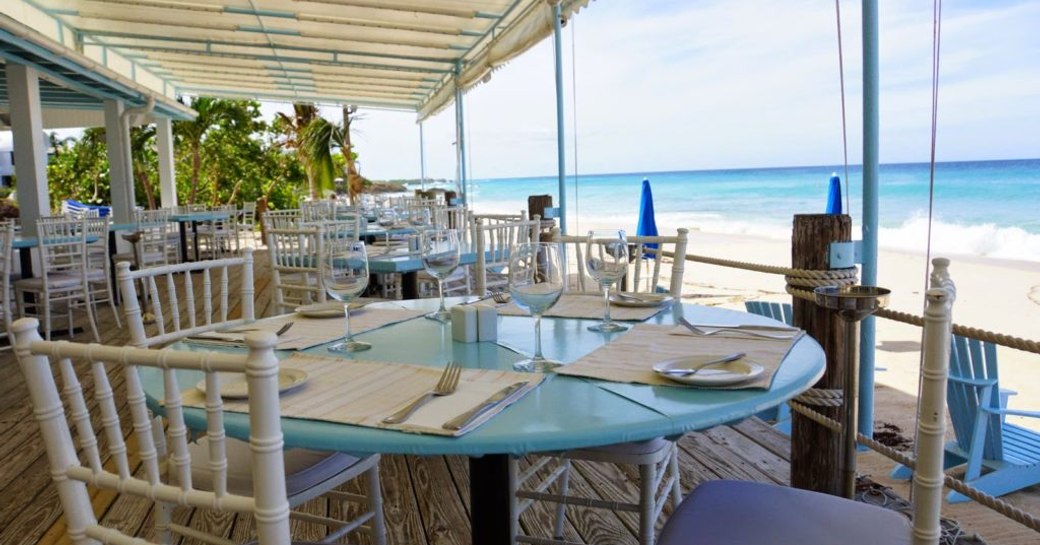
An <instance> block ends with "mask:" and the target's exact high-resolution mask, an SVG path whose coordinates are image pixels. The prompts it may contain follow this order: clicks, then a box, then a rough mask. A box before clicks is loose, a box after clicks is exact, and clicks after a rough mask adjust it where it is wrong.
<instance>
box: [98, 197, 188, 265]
mask: <svg viewBox="0 0 1040 545" xmlns="http://www.w3.org/2000/svg"><path fill="white" fill-rule="evenodd" d="M134 223H135V225H136V226H135V230H134V233H133V235H134V236H133V237H132V238H131V240H132V242H131V244H132V245H133V247H134V248H133V250H132V251H130V252H127V253H119V254H116V255H115V256H113V258H112V261H115V262H117V263H118V262H120V261H128V262H130V263H131V264H132V265H133V266H134V267H136V268H138V269H146V268H149V267H161V266H163V265H168V264H170V263H176V262H177V260H178V256H179V251H178V250H179V245H180V238H179V236H178V235H177V232H176V229H174V228H173V224H171V223H170V209H168V208H161V209H159V210H138V211H136V212H134Z"/></svg>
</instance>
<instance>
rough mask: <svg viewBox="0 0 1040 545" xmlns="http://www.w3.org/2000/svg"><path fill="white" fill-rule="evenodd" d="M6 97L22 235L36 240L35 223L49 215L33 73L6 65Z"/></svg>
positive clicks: (35, 74)
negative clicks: (8, 101) (9, 108)
mask: <svg viewBox="0 0 1040 545" xmlns="http://www.w3.org/2000/svg"><path fill="white" fill-rule="evenodd" d="M7 93H8V97H9V100H10V104H11V132H12V133H13V141H14V164H15V175H16V176H17V177H18V207H19V209H20V210H21V212H20V214H21V220H22V231H23V232H24V233H25V234H26V235H27V236H36V220H37V219H39V218H40V216H49V215H50V213H51V199H50V193H49V192H48V190H47V141H46V140H45V138H44V135H43V112H42V109H41V107H40V82H39V75H38V72H37V71H36V69H35V68H33V67H31V66H25V65H22V64H15V63H13V62H8V63H7Z"/></svg>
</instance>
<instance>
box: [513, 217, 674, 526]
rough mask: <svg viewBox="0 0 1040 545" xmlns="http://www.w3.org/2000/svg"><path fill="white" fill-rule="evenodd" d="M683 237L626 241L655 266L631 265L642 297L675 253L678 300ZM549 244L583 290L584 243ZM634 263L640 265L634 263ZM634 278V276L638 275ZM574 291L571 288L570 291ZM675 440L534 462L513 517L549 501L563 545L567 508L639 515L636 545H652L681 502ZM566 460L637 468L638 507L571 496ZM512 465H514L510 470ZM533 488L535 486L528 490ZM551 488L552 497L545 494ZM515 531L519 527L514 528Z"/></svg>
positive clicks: (521, 483) (561, 239)
mask: <svg viewBox="0 0 1040 545" xmlns="http://www.w3.org/2000/svg"><path fill="white" fill-rule="evenodd" d="M687 234H688V231H687V230H686V229H679V230H678V232H677V233H676V235H675V236H657V237H630V238H629V239H628V240H629V243H630V245H632V248H633V249H632V255H634V256H640V255H643V254H644V252H648V251H649V252H650V253H651V255H652V257H651V258H650V259H651V260H652V261H653V262H654V263H651V264H640V263H635V264H633V267H632V268H634V269H636V270H637V271H638V270H639V269H640V268H642V269H644V272H643V277H642V278H645V279H648V280H649V281H648V282H634V283H633V284H632V285H633V286H634V287H636V288H642V289H643V290H644V291H651V292H656V291H658V288H657V286H658V283H659V281H660V274H661V264H660V261H661V258H662V252H664V251H671V252H673V253H674V256H675V257H674V262H673V264H672V271H671V275H670V277H669V282H668V285H669V293H670V294H671V295H672V296H673V297H675V298H676V299H679V298H680V297H682V278H683V271H684V266H683V265H684V264H685V261H686V240H687ZM553 240H554V241H556V242H558V243H563V244H565V245H567V253H568V259H569V260H570V261H572V262H574V261H576V262H577V263H576V264H577V272H578V277H577V279H576V280H578V283H577V287H578V288H579V291H585V290H584V289H581V288H584V282H583V281H584V270H585V269H584V264H583V262H582V255H583V253H584V251H585V247H584V244H585V240H586V238H585V237H577V236H563V235H560V233H559V230H558V229H556V230H554V231H553ZM647 244H657V245H658V246H657V248H656V249H653V250H651V249H648V248H647V247H646V245H647ZM638 261H643V259H639V260H638ZM635 274H639V273H638V272H637V273H635ZM589 287H590V289H595V284H594V283H592V281H591V280H589ZM572 289H573V287H572ZM677 439H678V437H658V438H656V439H651V440H649V441H639V442H635V443H621V444H616V445H608V446H605V447H595V448H587V449H580V450H574V451H568V452H562V453H552V454H547V455H544V456H540V457H536V459H535V461H534V462H533V463H532V464H531V467H529V468H528V469H527V470H526V471H525V472H523V473H522V474H519V475H518V476H517V478H516V479H515V480H514V481H515V482H516V483H517V490H516V494H515V497H516V499H515V501H516V503H515V517H516V518H518V517H519V516H520V514H521V513H523V511H524V510H526V509H527V508H528V507H530V506H531V504H532V503H533V502H534V501H548V502H553V503H556V504H557V508H556V524H555V527H554V533H553V535H554V536H555V539H554V540H548V542H551V543H565V542H563V541H561V540H562V534H563V522H564V515H565V513H564V510H565V507H566V506H567V505H580V506H585V507H593V508H600V509H611V510H620V511H630V512H636V513H638V514H639V534H638V538H639V543H640V544H641V545H652V544H653V543H654V524H655V523H656V522H657V519H658V518H659V517H660V515H661V511H662V510H663V509H664V506H665V503H666V502H667V501H668V500H669V499H671V500H672V502H673V505H678V503H679V501H680V500H681V499H682V493H681V490H680V486H679V485H680V483H679V458H678V449H677V447H676V444H675V441H676V440H677ZM571 460H582V461H586V462H600V463H610V464H621V465H635V466H638V468H639V498H638V501H636V502H632V501H605V500H600V499H593V498H583V497H576V496H573V495H570V490H569V488H570V487H569V484H570V483H569V472H570V462H571ZM515 464H516V462H515V461H513V465H514V470H515V467H516V465H515ZM546 468H551V469H552V471H550V472H548V476H547V477H545V478H544V479H540V480H538V481H536V482H535V481H532V479H535V478H536V477H537V475H538V474H539V473H543V474H544V471H543V470H546ZM529 482H532V483H534V484H528V483H529ZM554 483H556V492H555V493H550V492H546V490H549V489H550V487H551V486H552V485H553V484H554ZM517 527H519V526H517ZM517 541H519V542H523V543H546V542H547V541H546V540H540V539H538V538H531V537H528V536H517Z"/></svg>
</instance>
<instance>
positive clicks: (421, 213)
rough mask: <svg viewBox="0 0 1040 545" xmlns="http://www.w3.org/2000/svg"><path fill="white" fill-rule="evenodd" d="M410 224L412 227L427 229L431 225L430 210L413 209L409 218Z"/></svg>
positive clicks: (424, 208)
mask: <svg viewBox="0 0 1040 545" xmlns="http://www.w3.org/2000/svg"><path fill="white" fill-rule="evenodd" d="M408 222H409V223H411V224H412V227H425V226H426V225H429V223H430V209H429V208H426V207H422V208H413V209H412V211H411V214H410V215H409V216H408Z"/></svg>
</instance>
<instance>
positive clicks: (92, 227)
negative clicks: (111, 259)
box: [83, 216, 112, 270]
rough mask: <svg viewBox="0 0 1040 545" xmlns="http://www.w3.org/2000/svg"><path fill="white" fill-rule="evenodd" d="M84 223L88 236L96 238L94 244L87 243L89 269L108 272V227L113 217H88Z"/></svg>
mask: <svg viewBox="0 0 1040 545" xmlns="http://www.w3.org/2000/svg"><path fill="white" fill-rule="evenodd" d="M83 221H84V225H85V228H86V230H87V236H88V237H96V240H94V242H88V243H87V267H88V268H91V269H103V270H108V226H109V225H111V224H112V217H111V216H105V217H100V216H95V217H87V218H84V220H83Z"/></svg>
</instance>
